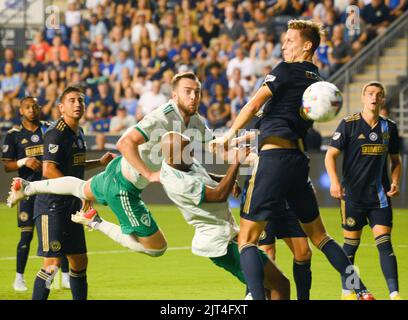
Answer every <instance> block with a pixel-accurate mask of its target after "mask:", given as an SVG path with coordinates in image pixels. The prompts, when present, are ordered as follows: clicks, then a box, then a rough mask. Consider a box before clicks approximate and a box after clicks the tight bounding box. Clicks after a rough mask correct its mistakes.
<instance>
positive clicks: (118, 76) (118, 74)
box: [110, 50, 135, 81]
mask: <svg viewBox="0 0 408 320" xmlns="http://www.w3.org/2000/svg"><path fill="white" fill-rule="evenodd" d="M124 68H127V69H128V71H129V73H130V74H133V72H134V70H135V62H134V61H133V59H131V58H128V55H127V52H126V51H123V50H120V51H119V55H118V59H117V60H116V63H115V65H114V67H113V71H112V75H111V78H110V79H111V81H114V80H118V81H121V80H122V74H123V69H124Z"/></svg>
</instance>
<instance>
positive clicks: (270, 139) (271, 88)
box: [210, 20, 374, 300]
mask: <svg viewBox="0 0 408 320" xmlns="http://www.w3.org/2000/svg"><path fill="white" fill-rule="evenodd" d="M321 32H322V29H321V26H319V25H317V24H315V23H313V22H312V21H304V20H291V21H289V22H288V31H287V33H286V36H285V41H284V43H283V44H282V54H283V57H284V61H283V62H281V63H280V64H279V65H277V66H276V67H275V69H274V70H272V73H271V74H270V75H268V76H266V78H265V81H264V85H263V86H262V87H261V88H260V89H259V90H258V91H257V92H256V93H255V95H254V96H253V97H252V98H251V100H250V101H249V102H248V103H247V104H246V105H245V106H244V108H243V109H242V110H241V112H240V113H239V115H238V117H237V118H236V119H235V121H234V123H233V124H232V127H231V129H230V130H229V131H228V132H227V133H226V134H225V135H224V136H223V137H220V138H217V139H215V140H213V142H210V149H212V150H213V151H219V150H220V148H219V146H221V147H222V148H221V150H222V149H227V148H228V147H229V145H230V144H231V142H232V139H233V137H234V136H235V135H236V133H237V132H238V130H240V129H242V128H244V127H245V125H246V124H247V123H248V122H249V121H250V120H251V119H252V117H253V116H254V115H255V114H256V113H257V112H258V111H259V110H260V109H261V107H262V106H263V105H264V104H265V103H266V105H265V107H264V115H263V117H262V119H261V122H260V125H259V130H260V135H259V142H260V146H259V149H260V152H259V161H258V163H257V164H256V165H255V168H254V172H253V174H252V177H251V179H250V181H249V186H248V190H247V192H246V198H245V202H244V205H243V206H242V210H241V219H240V232H239V235H238V245H239V248H240V259H241V267H242V270H243V272H244V275H245V278H246V280H247V284H248V287H249V290H250V292H251V294H252V296H253V298H254V299H255V300H264V299H265V293H264V289H263V288H264V286H263V283H262V281H263V278H264V270H263V266H262V261H261V258H260V255H259V252H258V248H257V245H258V241H259V236H260V235H261V233H262V231H263V230H264V229H265V226H266V224H267V221H268V220H270V219H271V218H274V217H275V218H278V219H279V216H281V215H282V214H284V212H285V205H286V202H287V203H288V204H289V206H290V207H291V208H292V209H293V210H294V212H295V213H296V215H297V217H298V219H299V220H300V222H301V225H302V228H303V229H304V231H305V233H306V234H307V236H308V237H309V238H310V239H311V241H312V243H313V244H314V245H315V246H316V247H317V248H319V249H320V250H321V251H322V252H323V253H324V254H325V255H326V257H327V259H328V260H329V261H330V263H331V264H332V265H333V266H334V268H335V269H336V270H337V271H338V272H339V273H340V274H341V275H343V276H345V277H347V276H349V277H352V278H353V281H351V282H352V289H353V290H354V291H355V292H356V294H357V295H358V297H359V299H361V300H372V299H374V298H373V296H372V295H371V293H369V292H368V291H367V288H366V287H365V286H364V284H363V283H362V281H361V280H360V278H359V277H358V275H357V273H356V272H355V269H354V267H353V266H352V263H351V262H350V260H349V259H348V258H347V255H346V253H345V252H344V251H343V250H342V248H341V247H340V246H339V245H338V244H337V243H336V242H335V241H334V240H333V239H332V238H331V237H330V236H329V235H328V234H327V232H326V229H325V227H324V225H323V222H322V219H321V217H320V213H319V208H318V205H317V200H316V196H315V194H314V192H313V191H312V190H311V189H310V188H309V187H308V180H309V179H308V176H309V159H308V158H307V157H306V155H305V154H304V153H303V151H302V150H303V148H302V146H301V143H300V141H301V140H302V139H304V138H305V136H306V132H307V130H308V129H309V128H310V126H311V125H312V121H309V120H306V119H305V118H304V117H302V115H301V112H300V110H301V106H302V96H303V92H304V90H305V89H306V88H307V87H308V86H309V85H311V84H312V83H315V82H317V81H319V80H321V78H320V76H319V73H318V68H317V67H316V66H315V65H314V64H313V63H312V57H313V54H314V52H315V50H316V48H317V47H318V46H319V43H320V34H321ZM350 272H351V274H350Z"/></svg>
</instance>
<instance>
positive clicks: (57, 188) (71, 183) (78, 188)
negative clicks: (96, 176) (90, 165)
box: [24, 177, 87, 200]
mask: <svg viewBox="0 0 408 320" xmlns="http://www.w3.org/2000/svg"><path fill="white" fill-rule="evenodd" d="M84 186H85V181H84V180H81V179H78V178H75V177H62V178H56V179H48V180H41V181H33V182H30V183H29V184H28V186H27V187H26V188H25V189H24V193H25V194H26V195H27V196H32V195H34V194H44V193H45V194H60V195H72V196H75V197H77V198H80V199H85V200H87V199H86V198H85V195H84Z"/></svg>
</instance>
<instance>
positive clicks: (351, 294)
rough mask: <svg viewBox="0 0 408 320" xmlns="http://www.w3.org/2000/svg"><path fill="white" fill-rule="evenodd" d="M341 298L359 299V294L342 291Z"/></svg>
mask: <svg viewBox="0 0 408 320" xmlns="http://www.w3.org/2000/svg"><path fill="white" fill-rule="evenodd" d="M341 300H358V299H357V295H356V294H355V293H354V292H351V293H342V294H341Z"/></svg>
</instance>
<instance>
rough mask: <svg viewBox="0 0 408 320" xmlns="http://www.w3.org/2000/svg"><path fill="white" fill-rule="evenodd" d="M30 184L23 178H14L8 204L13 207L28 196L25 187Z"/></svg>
mask: <svg viewBox="0 0 408 320" xmlns="http://www.w3.org/2000/svg"><path fill="white" fill-rule="evenodd" d="M28 185H29V182H28V181H26V180H24V179H21V178H13V182H12V183H11V188H10V192H9V195H8V197H7V206H8V207H10V208H12V207H14V205H15V204H16V203H17V202H19V201H20V200H22V199H24V198H28V196H27V195H26V194H25V193H24V189H25V188H26V187H27V186H28Z"/></svg>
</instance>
